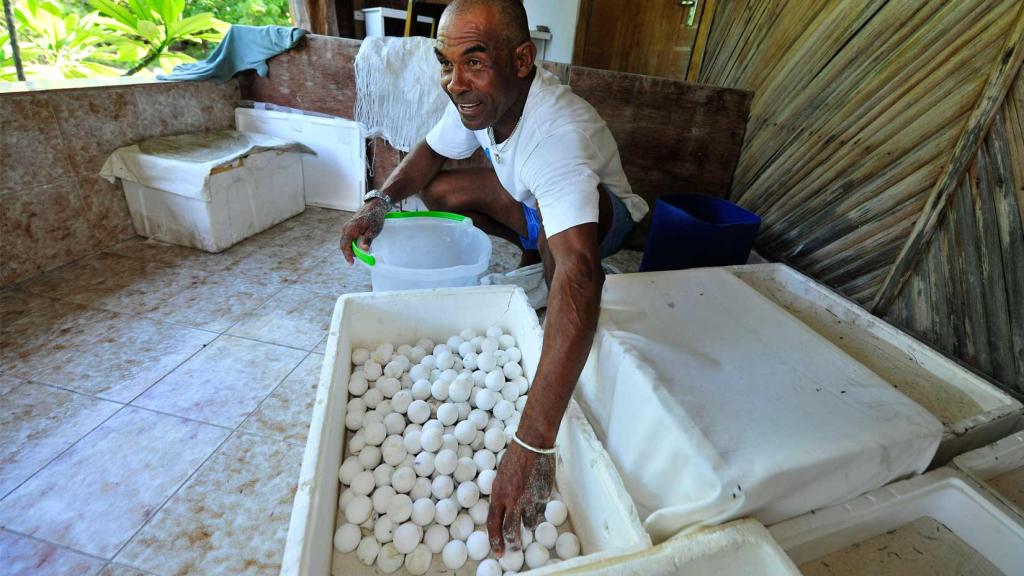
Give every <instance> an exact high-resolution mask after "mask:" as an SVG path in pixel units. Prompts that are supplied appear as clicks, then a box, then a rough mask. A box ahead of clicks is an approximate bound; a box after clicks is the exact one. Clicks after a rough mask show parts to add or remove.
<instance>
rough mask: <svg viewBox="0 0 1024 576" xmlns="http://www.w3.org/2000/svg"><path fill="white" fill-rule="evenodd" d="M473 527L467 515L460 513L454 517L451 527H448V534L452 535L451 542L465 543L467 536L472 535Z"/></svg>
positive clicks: (471, 520)
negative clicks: (459, 541)
mask: <svg viewBox="0 0 1024 576" xmlns="http://www.w3.org/2000/svg"><path fill="white" fill-rule="evenodd" d="M475 527H476V526H475V525H474V524H473V519H472V518H470V517H469V514H466V513H465V512H462V513H460V514H459V515H458V516H456V517H455V520H454V521H453V522H452V525H451V526H449V527H448V532H449V533H450V534H451V535H452V539H453V540H462V541H463V542H465V541H466V539H467V538H469V535H470V534H472V533H473V529H474V528H475Z"/></svg>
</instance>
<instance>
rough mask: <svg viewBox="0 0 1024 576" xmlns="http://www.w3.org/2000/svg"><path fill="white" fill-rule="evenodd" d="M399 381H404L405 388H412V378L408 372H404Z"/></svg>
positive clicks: (403, 386) (403, 387)
mask: <svg viewBox="0 0 1024 576" xmlns="http://www.w3.org/2000/svg"><path fill="white" fill-rule="evenodd" d="M398 381H399V382H401V383H402V389H403V390H408V389H409V388H412V378H410V377H409V373H408V372H406V373H405V374H402V377H401V378H399V379H398Z"/></svg>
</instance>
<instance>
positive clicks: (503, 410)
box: [494, 398, 516, 420]
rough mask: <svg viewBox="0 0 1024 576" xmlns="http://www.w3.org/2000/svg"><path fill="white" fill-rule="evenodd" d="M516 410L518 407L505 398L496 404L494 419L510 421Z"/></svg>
mask: <svg viewBox="0 0 1024 576" xmlns="http://www.w3.org/2000/svg"><path fill="white" fill-rule="evenodd" d="M515 410H516V405H515V404H513V403H511V402H509V401H508V400H505V399H504V398H502V399H501V400H498V401H497V402H495V403H494V417H495V418H497V419H498V420H508V419H509V418H511V417H512V413H513V412H515Z"/></svg>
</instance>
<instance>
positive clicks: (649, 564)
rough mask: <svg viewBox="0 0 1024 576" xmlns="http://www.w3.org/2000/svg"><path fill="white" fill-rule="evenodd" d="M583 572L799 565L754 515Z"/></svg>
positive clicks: (745, 573)
mask: <svg viewBox="0 0 1024 576" xmlns="http://www.w3.org/2000/svg"><path fill="white" fill-rule="evenodd" d="M581 572H582V571H581ZM585 573H586V574H588V575H591V576H676V575H677V574H685V575H686V576H730V575H735V576H750V575H753V574H757V575H758V576H797V575H799V574H800V571H799V570H797V568H796V566H795V565H793V561H792V560H790V559H789V556H786V553H785V552H784V551H783V550H782V548H781V547H780V546H779V545H778V543H777V542H775V540H774V539H773V538H772V536H771V534H769V533H768V530H766V529H765V527H764V526H762V525H761V523H760V522H758V521H757V520H753V519H749V518H747V519H743V520H736V521H734V522H729V523H728V524H722V525H721V526H715V527H713V528H707V529H704V530H701V531H699V532H694V533H691V534H681V535H679V536H674V537H672V538H670V539H669V540H666V541H665V542H662V543H661V544H659V545H657V546H655V547H654V548H651V549H650V550H644V551H641V552H637V553H635V554H631V555H629V556H624V557H621V558H615V559H612V560H609V561H607V562H602V563H600V564H599V565H596V566H588V567H587V568H586V570H585Z"/></svg>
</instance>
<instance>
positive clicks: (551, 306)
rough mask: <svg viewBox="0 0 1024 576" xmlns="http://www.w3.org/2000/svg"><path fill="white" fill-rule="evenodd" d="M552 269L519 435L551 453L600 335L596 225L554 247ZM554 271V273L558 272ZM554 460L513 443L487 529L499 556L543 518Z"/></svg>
mask: <svg viewBox="0 0 1024 576" xmlns="http://www.w3.org/2000/svg"><path fill="white" fill-rule="evenodd" d="M547 247H548V252H549V254H548V256H549V258H548V259H547V260H546V261H545V268H546V269H547V270H548V271H551V272H553V274H552V276H551V288H550V293H549V297H548V315H547V326H546V328H545V331H544V346H543V349H542V351H541V357H540V364H539V365H538V367H537V374H536V377H535V378H534V381H533V385H532V386H531V387H530V400H529V401H528V402H527V403H526V409H525V410H524V412H523V415H522V418H521V419H520V421H519V428H518V431H517V433H516V435H517V436H518V437H519V438H520V439H522V440H523V441H524V442H525V443H526V444H529V445H530V446H534V447H538V448H550V447H552V446H554V444H555V437H556V436H557V435H558V428H559V426H560V424H561V422H562V416H563V415H564V414H565V409H566V407H567V406H568V405H569V399H570V398H571V397H572V393H573V389H574V388H575V387H576V381H577V380H578V379H579V376H580V373H581V372H582V371H583V366H584V364H586V361H587V355H588V354H589V353H590V347H591V345H592V343H593V341H594V333H595V332H596V330H597V317H598V313H599V310H600V303H601V287H602V285H603V284H604V272H603V270H602V269H601V260H600V255H599V254H598V241H597V224H583V225H580V226H575V227H573V228H570V229H568V230H565V231H564V232H561V233H560V234H557V235H555V236H554V237H552V238H551V239H549V240H548V242H547ZM552 269H553V270H552ZM554 472H555V466H554V459H553V458H552V457H551V456H545V455H541V454H537V453H535V452H531V451H529V450H526V449H525V448H523V447H522V446H519V445H518V444H511V445H510V446H509V447H508V449H507V450H506V452H505V456H504V458H503V459H502V462H501V466H500V467H499V469H498V476H497V478H496V479H495V482H494V492H493V493H492V495H491V504H490V511H489V515H488V519H487V531H488V535H489V537H490V540H491V549H492V550H494V551H495V553H496V554H498V555H499V556H500V555H502V554H503V553H504V551H505V544H506V543H507V544H508V545H509V546H510V548H511V549H512V550H516V549H519V547H520V528H519V527H520V523H522V524H525V525H526V526H527V527H528V528H533V527H534V526H536V525H537V523H538V522H539V521H540V520H541V518H543V510H544V505H545V504H546V503H547V499H548V498H549V496H550V494H551V488H552V485H553V483H554Z"/></svg>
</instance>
